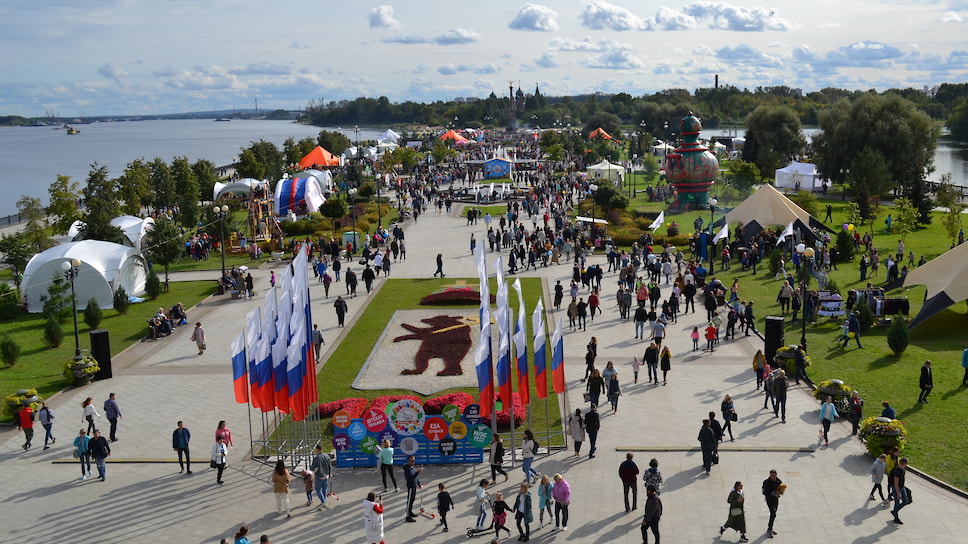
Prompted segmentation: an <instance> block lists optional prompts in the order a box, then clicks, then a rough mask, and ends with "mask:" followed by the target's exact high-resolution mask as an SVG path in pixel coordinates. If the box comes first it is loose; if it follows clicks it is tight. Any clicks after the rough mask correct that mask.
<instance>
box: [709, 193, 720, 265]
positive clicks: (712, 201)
mask: <svg viewBox="0 0 968 544" xmlns="http://www.w3.org/2000/svg"><path fill="white" fill-rule="evenodd" d="M716 204H718V202H717V201H716V199H715V198H713V199H710V201H709V241H710V245H711V246H712V250H710V252H709V273H710V274H712V273H713V272H715V271H716V255H715V253H716V242H714V241H713V238H714V237H715V236H716V235H715V234H714V233H713V231H714V229H713V223H714V222H715V217H716Z"/></svg>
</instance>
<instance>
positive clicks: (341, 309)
mask: <svg viewBox="0 0 968 544" xmlns="http://www.w3.org/2000/svg"><path fill="white" fill-rule="evenodd" d="M333 308H334V309H335V310H336V322H337V326H339V327H342V326H344V323H345V322H346V311H347V308H346V301H345V300H343V297H342V296H338V297H336V302H334V303H333Z"/></svg>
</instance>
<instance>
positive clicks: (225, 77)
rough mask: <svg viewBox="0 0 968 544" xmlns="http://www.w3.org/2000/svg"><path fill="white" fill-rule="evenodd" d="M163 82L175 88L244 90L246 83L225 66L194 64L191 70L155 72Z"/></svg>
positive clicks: (189, 89)
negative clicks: (204, 66) (207, 66)
mask: <svg viewBox="0 0 968 544" xmlns="http://www.w3.org/2000/svg"><path fill="white" fill-rule="evenodd" d="M155 75H156V77H158V78H159V79H161V80H162V82H163V83H164V84H165V85H166V86H168V87H172V88H175V89H181V90H185V91H202V90H214V89H221V90H242V89H244V88H245V85H244V84H243V83H242V82H240V81H239V79H238V78H237V77H236V76H234V75H232V74H230V73H229V72H228V71H227V70H225V69H224V68H221V67H219V66H212V67H211V68H203V67H201V66H194V67H192V69H191V70H178V71H165V72H158V73H156V74H155Z"/></svg>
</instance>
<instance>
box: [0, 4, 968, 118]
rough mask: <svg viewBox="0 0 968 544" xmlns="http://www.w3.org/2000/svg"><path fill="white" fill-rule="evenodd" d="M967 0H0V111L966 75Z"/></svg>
mask: <svg viewBox="0 0 968 544" xmlns="http://www.w3.org/2000/svg"><path fill="white" fill-rule="evenodd" d="M966 36H968V0H951V1H944V0H939V1H934V0H926V1H921V2H917V3H915V2H910V1H901V0H878V1H876V2H874V1H869V0H847V1H845V0H809V1H803V0H797V1H793V0H773V1H763V0H753V1H750V0H730V1H712V0H696V1H679V2H667V1H659V2H654V1H645V2H643V1H636V2H632V1H628V0H622V1H614V2H612V1H608V2H606V1H599V0H594V1H588V0H566V1H560V2H545V3H537V2H535V3H526V2H511V1H507V0H492V1H490V2H471V1H467V0H401V1H397V2H385V1H384V2H365V1H358V0H343V1H332V0H314V1H310V0H282V1H279V2H269V3H266V2H251V1H245V0H233V1H229V0H205V1H198V0H162V1H154V2H147V1H143V0H87V1H84V2H68V1H66V0H31V1H9V2H4V3H2V4H0V50H2V51H4V53H5V54H4V55H2V56H0V114H5V115H26V116H39V115H43V114H44V112H45V111H47V110H51V111H53V112H55V113H56V114H58V115H60V116H65V117H73V116H78V115H80V114H81V113H82V112H83V113H85V114H86V115H107V114H146V113H173V112H182V111H199V110H210V109H231V108H232V107H239V108H242V107H244V108H251V107H252V106H253V104H254V100H255V99H258V100H259V106H260V107H262V108H267V109H275V108H299V107H303V106H305V104H306V103H307V101H308V100H310V99H314V98H315V99H319V98H322V99H324V100H325V101H327V102H328V101H330V100H337V101H338V100H342V99H352V98H355V97H357V96H371V97H377V96H381V95H382V96H387V97H389V98H390V100H391V101H394V102H398V101H403V100H417V101H431V100H438V99H440V100H449V99H452V98H454V97H465V96H478V97H484V96H486V95H487V94H488V93H490V92H491V91H492V90H493V91H495V92H496V93H497V94H498V95H501V94H502V93H506V92H507V87H508V81H514V82H515V86H517V82H520V83H521V85H522V86H523V87H525V88H526V89H528V90H532V89H534V87H535V84H536V83H537V84H540V86H541V88H542V91H543V92H544V93H545V94H550V95H565V94H579V93H588V92H596V91H601V92H606V93H611V92H621V91H624V92H628V93H631V94H633V95H638V94H643V93H651V92H655V91H657V90H661V89H666V88H686V89H689V90H693V89H695V88H697V87H709V86H712V83H713V76H714V75H715V74H719V78H720V82H721V83H725V84H730V85H735V86H737V87H741V88H743V87H748V88H752V87H756V86H760V85H763V86H769V85H787V86H790V87H800V88H803V89H804V90H805V91H812V90H817V89H821V88H823V87H828V86H833V87H843V88H850V89H870V88H876V89H879V90H882V89H885V88H890V87H908V86H913V87H916V88H921V87H922V86H924V85H927V86H929V87H931V86H933V85H936V84H939V83H943V82H946V81H947V82H965V81H966V80H968V39H966Z"/></svg>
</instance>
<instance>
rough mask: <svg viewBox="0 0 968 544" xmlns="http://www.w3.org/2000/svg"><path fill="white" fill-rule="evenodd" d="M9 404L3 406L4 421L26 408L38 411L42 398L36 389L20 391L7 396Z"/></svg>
mask: <svg viewBox="0 0 968 544" xmlns="http://www.w3.org/2000/svg"><path fill="white" fill-rule="evenodd" d="M6 400H7V402H6V403H4V406H3V415H4V419H6V418H7V417H12V416H16V415H17V412H19V411H20V409H21V408H22V407H24V406H28V405H29V406H30V407H31V409H33V410H34V411H36V410H37V409H38V408H39V407H40V400H41V399H40V397H39V396H37V390H36V389H18V390H17V392H16V393H11V394H9V395H7V399H6Z"/></svg>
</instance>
